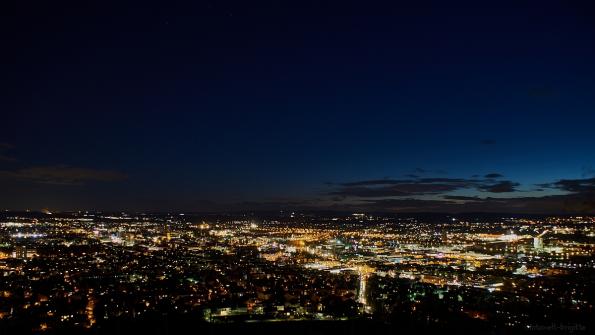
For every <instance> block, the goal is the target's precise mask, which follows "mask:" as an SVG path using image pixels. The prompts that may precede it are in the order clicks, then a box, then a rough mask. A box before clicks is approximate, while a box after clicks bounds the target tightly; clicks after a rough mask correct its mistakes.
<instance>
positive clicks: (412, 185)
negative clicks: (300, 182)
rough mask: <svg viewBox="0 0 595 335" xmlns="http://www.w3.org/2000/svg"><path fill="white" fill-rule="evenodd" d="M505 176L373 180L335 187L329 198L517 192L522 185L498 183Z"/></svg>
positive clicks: (504, 181)
mask: <svg viewBox="0 0 595 335" xmlns="http://www.w3.org/2000/svg"><path fill="white" fill-rule="evenodd" d="M501 176H502V175H500V174H497V173H491V174H487V175H486V176H485V178H471V179H466V178H417V177H416V178H409V179H388V178H385V179H369V180H360V181H353V182H346V183H338V184H334V185H337V186H338V187H337V188H335V189H334V190H332V191H331V192H329V193H328V194H327V195H332V196H341V197H359V198H383V197H416V196H422V195H436V194H445V193H449V192H452V191H457V190H462V189H476V190H479V191H482V192H492V193H505V192H515V191H516V187H517V186H519V183H516V182H512V181H507V180H503V181H499V182H494V179H495V178H500V177H501Z"/></svg>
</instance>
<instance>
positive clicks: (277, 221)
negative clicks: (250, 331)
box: [0, 212, 595, 331]
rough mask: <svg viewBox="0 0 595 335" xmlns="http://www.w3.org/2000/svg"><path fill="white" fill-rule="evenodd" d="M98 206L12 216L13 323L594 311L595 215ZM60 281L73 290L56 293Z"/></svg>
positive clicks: (9, 279)
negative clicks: (167, 316)
mask: <svg viewBox="0 0 595 335" xmlns="http://www.w3.org/2000/svg"><path fill="white" fill-rule="evenodd" d="M88 215H89V214H88V213H86V214H85V216H82V215H81V214H79V213H65V214H59V213H54V214H51V215H50V214H44V216H43V217H36V216H35V215H20V216H16V215H6V216H5V217H4V219H2V220H1V221H0V227H1V228H0V229H1V232H2V236H3V237H2V240H1V241H0V246H1V251H2V252H1V253H0V256H1V257H0V275H2V277H3V278H4V280H3V282H2V286H0V292H2V294H3V296H4V297H5V298H4V299H3V300H2V301H0V320H2V321H1V322H9V320H13V319H18V318H22V317H23V316H19V315H22V313H23V312H24V311H27V313H29V315H31V316H30V318H32V320H35V322H37V323H34V324H33V325H32V327H33V328H34V329H36V330H37V331H51V330H52V329H54V330H57V329H66V328H73V327H74V328H77V327H79V328H81V329H85V328H95V327H101V326H102V325H107V324H109V322H112V321H114V320H120V319H123V318H124V319H125V318H132V319H137V318H144V317H148V316H150V315H153V313H155V312H157V311H167V313H175V314H180V315H194V316H195V317H198V319H199V320H200V322H203V323H205V324H220V323H228V322H264V321H290V320H310V321H315V320H327V321H329V320H348V319H353V320H360V319H362V318H363V319H364V320H366V319H369V318H370V317H372V316H375V317H378V316H379V315H384V316H383V317H386V318H390V317H391V315H394V313H405V312H406V313H408V314H407V315H409V317H410V318H413V319H412V320H417V319H418V318H421V319H424V318H425V319H424V320H426V321H424V322H427V319H428V318H429V319H432V320H435V321H433V322H436V323H440V322H446V321H445V320H446V319H441V318H444V317H447V318H448V319H453V318H454V319H459V318H462V319H461V320H464V319H465V318H471V319H473V320H480V321H481V322H484V323H485V325H488V324H489V325H491V326H492V327H498V329H500V328H502V329H511V330H515V329H521V328H522V327H524V326H525V325H526V324H538V322H539V320H541V319H542V317H543V315H546V316H547V317H548V318H554V319H555V318H556V317H557V315H562V314H560V313H562V312H563V315H564V317H565V318H570V319H571V320H575V321H576V322H578V321H580V320H584V319H583V318H584V316H585V315H587V314H589V313H591V312H592V309H593V301H592V300H591V298H590V294H592V292H593V291H592V290H593V286H592V285H590V282H589V281H588V280H586V279H580V278H584V277H583V276H588V274H589V273H592V272H593V271H594V269H595V262H594V258H593V256H594V254H595V240H594V239H593V236H594V234H593V233H594V232H595V218H593V217H580V218H579V217H536V218H533V219H532V220H531V221H530V222H528V221H526V220H524V219H520V218H519V219H515V218H501V219H488V218H482V217H481V216H476V217H461V218H459V219H457V220H456V221H452V220H450V219H447V218H444V219H439V220H437V221H436V220H432V221H427V222H426V221H424V220H423V219H418V218H415V217H400V216H367V215H365V214H360V213H358V214H357V215H346V216H342V217H341V216H339V217H338V216H334V217H325V216H322V215H308V216H303V215H302V214H300V213H298V212H292V213H291V214H289V215H285V214H283V213H281V214H279V215H274V216H268V217H267V216H263V217H256V216H254V217H246V216H241V217H234V216H223V215H210V216H197V215H192V214H185V215H166V214H163V215H150V214H134V213H130V214H122V215H120V216H115V215H104V214H99V213H98V214H96V215H93V216H92V219H90V218H89V217H88ZM306 218H307V219H306ZM33 223H34V224H33ZM536 225H537V226H538V227H539V229H535V226H536ZM433 232H434V233H433ZM436 232H438V233H436ZM515 232H522V233H515ZM536 241H537V242H536ZM577 276H578V277H577ZM56 280H57V281H58V283H60V284H59V285H60V287H63V289H62V290H60V291H52V292H46V291H44V289H43V287H44V285H49V283H50V281H51V282H52V283H53V284H51V285H52V286H55V285H58V284H56ZM44 283H48V284H44ZM31 285H33V286H31ZM23 289H25V290H26V291H27V293H26V294H25V295H23V293H22V292H24V291H22V290H23ZM130 292H135V293H134V295H133V296H131V295H129V293H130ZM17 298H18V299H17ZM61 299H62V300H63V299H66V300H65V301H67V302H69V304H70V305H69V306H70V307H69V308H66V309H60V308H58V307H57V305H56V304H57V303H58V301H62V300H61ZM552 299H553V300H552ZM554 300H555V301H556V303H555V304H553V303H551V301H554ZM430 301H432V304H434V306H435V307H434V309H427V308H426V307H424V306H426V305H427V304H428V303H429V302H430ZM447 302H448V303H447ZM446 303H447V304H446ZM404 304H405V305H404ZM442 304H446V305H444V308H447V309H446V310H445V311H443V312H440V313H438V311H437V310H435V308H440V307H439V306H442ZM396 306H407V307H399V308H405V310H399V312H397V310H396V308H397V307H396ZM512 306H514V308H513V307H512ZM536 306H539V310H540V312H539V313H538V314H536V313H535V312H534V310H535V308H536ZM453 308H454V311H457V312H456V313H455V312H454V311H453ZM519 309H520V311H519ZM447 310H448V311H450V312H448V313H447V312H446V311H447ZM441 313H447V314H441ZM449 313H450V314H449ZM452 313H455V314H452ZM542 313H543V314H542ZM440 315H442V316H440ZM444 315H448V316H444ZM421 319H420V320H421ZM416 322H417V321H416Z"/></svg>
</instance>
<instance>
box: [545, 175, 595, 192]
mask: <svg viewBox="0 0 595 335" xmlns="http://www.w3.org/2000/svg"><path fill="white" fill-rule="evenodd" d="M538 186H540V187H543V188H550V189H558V190H561V191H566V192H571V193H595V178H587V179H561V180H558V181H556V182H553V183H546V184H539V185H538Z"/></svg>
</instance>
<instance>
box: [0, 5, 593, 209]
mask: <svg viewBox="0 0 595 335" xmlns="http://www.w3.org/2000/svg"><path fill="white" fill-rule="evenodd" d="M124 2H125V1H118V2H113V3H110V2H106V1H77V2H74V3H72V4H69V5H66V4H64V5H62V4H60V2H56V1H8V3H9V4H8V5H7V4H3V5H2V6H3V7H5V8H4V9H3V10H2V11H1V12H2V14H1V15H2V19H1V20H0V21H1V23H0V27H1V29H0V31H1V32H0V34H1V38H2V49H1V50H2V51H1V55H0V59H1V63H0V64H1V71H2V76H1V78H2V80H0V83H1V84H0V85H2V87H1V92H2V94H1V99H0V111H1V112H0V113H1V116H2V118H1V122H0V208H4V209H15V210H16V209H19V210H20V209H32V210H39V209H42V208H48V209H50V210H82V209H85V210H92V209H97V210H139V211H169V210H172V211H228V210H279V209H286V210H292V209H295V210H300V209H336V210H346V211H360V210H362V211H370V212H371V211H390V212H420V211H424V212H426V211H427V212H432V211H443V212H464V211H490V212H519V213H520V212H525V213H546V212H547V213H558V212H565V213H566V212H568V213H584V212H595V130H594V129H595V5H593V2H591V1H584V2H580V1H558V2H550V1H527V2H525V1H510V2H506V1H494V2H484V1H473V2H469V3H463V2H456V4H455V3H452V2H446V1H436V2H424V1H419V2H418V1H411V2H408V3H409V5H405V4H404V2H403V3H401V4H397V1H391V2H386V3H379V2H373V1H338V2H327V1H304V0H302V1H295V2H294V1H268V2H260V1H188V2H187V3H175V2H171V1H167V2H166V1H164V2H162V3H151V2H147V1H143V2H139V3H138V4H136V5H133V4H132V2H126V4H123V3H124ZM10 3H13V4H12V5H11V4H10ZM447 4H448V5H447Z"/></svg>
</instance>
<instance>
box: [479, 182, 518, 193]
mask: <svg viewBox="0 0 595 335" xmlns="http://www.w3.org/2000/svg"><path fill="white" fill-rule="evenodd" d="M519 185H520V184H519V183H515V182H512V181H509V180H504V181H501V182H498V183H496V184H492V185H483V186H480V187H479V189H480V190H481V191H484V192H492V193H508V192H514V191H516V187H517V186H519Z"/></svg>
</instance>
